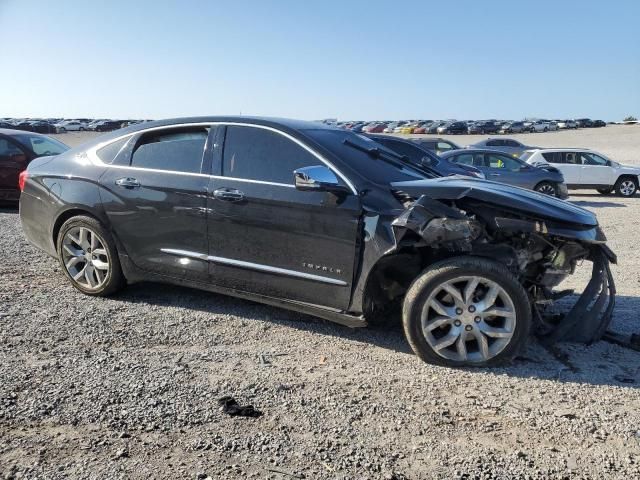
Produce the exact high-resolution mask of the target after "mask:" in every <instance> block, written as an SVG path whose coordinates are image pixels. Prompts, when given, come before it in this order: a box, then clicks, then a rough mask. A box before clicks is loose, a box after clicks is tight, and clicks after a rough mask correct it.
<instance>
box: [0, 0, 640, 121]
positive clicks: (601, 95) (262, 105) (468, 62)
mask: <svg viewBox="0 0 640 480" xmlns="http://www.w3.org/2000/svg"><path fill="white" fill-rule="evenodd" d="M639 27H640V0H626V1H623V0H608V1H604V0H583V1H573V0H566V1H565V0H555V1H548V0H533V1H526V2H525V1H518V0H510V1H498V0H496V1H491V0H484V1H477V0H457V1H455V2H450V1H446V0H439V1H410V0H404V1H391V0H386V1H376V0H369V1H361V0H353V1H349V0H316V1H307V0H300V1H284V0H283V1H279V0H264V1H261V0H256V1H241V0H234V1H224V2H223V1H215V0H211V1H206V0H202V1H196V0H182V1H178V0H176V1H162V0H109V1H85V0H81V1H72V0H58V1H51V0H48V1H36V0H0V62H1V64H2V68H1V69H0V71H1V72H2V74H1V75H0V117H3V116H16V117H22V116H31V117H37V116H43V117H49V116H53V117H61V116H64V117H97V118H101V117H114V118H164V117H176V116H187V115H199V114H203V115H209V114H210V115H217V114H234V115H235V114H240V113H242V114H245V115H269V116H284V117H294V118H302V119H319V118H333V117H338V118H340V119H399V118H423V119H434V118H458V119H473V118H504V119H519V118H522V117H524V116H538V117H549V118H564V117H582V116H586V117H591V118H602V119H605V120H619V119H621V118H622V117H624V116H626V115H630V114H633V115H636V116H640V28H639Z"/></svg>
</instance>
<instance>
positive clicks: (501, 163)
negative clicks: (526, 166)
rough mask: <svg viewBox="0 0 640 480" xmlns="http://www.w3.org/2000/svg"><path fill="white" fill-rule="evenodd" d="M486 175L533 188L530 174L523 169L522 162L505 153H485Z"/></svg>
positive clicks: (490, 178)
mask: <svg viewBox="0 0 640 480" xmlns="http://www.w3.org/2000/svg"><path fill="white" fill-rule="evenodd" d="M480 155H483V156H484V165H485V175H486V176H487V179H488V180H494V181H496V182H501V183H508V184H509V185H516V186H518V187H523V188H531V185H529V183H530V181H529V179H528V175H525V174H524V173H523V172H522V171H521V170H522V164H521V163H520V162H519V161H517V160H515V159H514V158H513V157H510V156H508V155H505V154H503V153H484V154H477V156H480Z"/></svg>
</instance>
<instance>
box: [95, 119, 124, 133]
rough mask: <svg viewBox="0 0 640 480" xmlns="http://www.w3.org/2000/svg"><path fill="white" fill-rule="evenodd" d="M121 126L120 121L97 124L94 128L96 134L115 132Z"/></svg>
mask: <svg viewBox="0 0 640 480" xmlns="http://www.w3.org/2000/svg"><path fill="white" fill-rule="evenodd" d="M121 126H122V122H121V121H120V120H107V121H104V122H102V123H99V124H98V125H96V127H95V131H96V132H110V131H112V130H117V129H119V128H120V127H121Z"/></svg>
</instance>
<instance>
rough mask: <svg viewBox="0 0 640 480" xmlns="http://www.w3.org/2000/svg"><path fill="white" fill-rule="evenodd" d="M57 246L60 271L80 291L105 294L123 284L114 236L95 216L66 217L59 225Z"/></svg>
mask: <svg viewBox="0 0 640 480" xmlns="http://www.w3.org/2000/svg"><path fill="white" fill-rule="evenodd" d="M57 250H58V259H59V260H60V264H61V265H62V269H63V271H64V272H65V274H66V275H67V277H68V278H69V280H71V284H72V285H73V286H74V287H75V288H77V289H78V290H80V291H81V292H82V293H85V294H87V295H94V296H107V295H111V294H112V293H115V292H117V291H118V290H120V289H121V288H122V287H123V286H124V285H125V279H124V276H123V274H122V269H121V267H120V261H119V260H118V252H117V250H116V247H115V242H114V241H113V237H112V236H111V234H110V233H109V232H108V231H107V230H106V229H105V228H104V227H103V226H102V225H101V224H100V222H98V221H97V220H96V219H95V218H92V217H87V216H77V217H72V218H70V219H69V220H67V221H66V222H65V223H64V224H63V225H62V227H61V228H60V232H59V234H58V240H57Z"/></svg>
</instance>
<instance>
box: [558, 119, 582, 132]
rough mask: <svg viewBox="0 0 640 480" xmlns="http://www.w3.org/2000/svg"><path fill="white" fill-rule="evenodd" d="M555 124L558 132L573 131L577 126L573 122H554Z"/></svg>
mask: <svg viewBox="0 0 640 480" xmlns="http://www.w3.org/2000/svg"><path fill="white" fill-rule="evenodd" d="M556 124H557V125H558V128H559V129H560V130H572V129H573V130H575V129H576V128H578V124H577V123H576V122H574V121H573V120H556Z"/></svg>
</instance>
